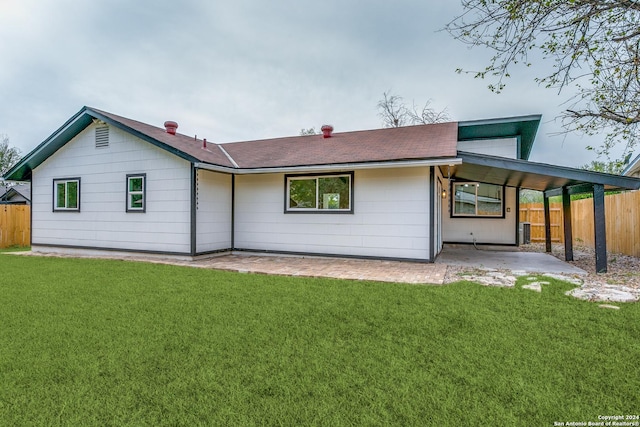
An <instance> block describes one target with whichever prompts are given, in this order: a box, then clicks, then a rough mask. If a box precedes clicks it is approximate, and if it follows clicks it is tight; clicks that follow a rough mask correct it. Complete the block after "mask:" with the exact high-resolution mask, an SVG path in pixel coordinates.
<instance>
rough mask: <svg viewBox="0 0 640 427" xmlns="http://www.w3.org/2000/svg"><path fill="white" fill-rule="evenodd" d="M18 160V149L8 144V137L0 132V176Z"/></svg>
mask: <svg viewBox="0 0 640 427" xmlns="http://www.w3.org/2000/svg"><path fill="white" fill-rule="evenodd" d="M19 160H20V150H18V149H17V148H16V147H10V146H9V137H8V136H7V135H2V134H0V176H2V175H4V174H5V172H7V171H8V170H9V169H11V167H12V166H13V165H15V164H16V163H18V161H19Z"/></svg>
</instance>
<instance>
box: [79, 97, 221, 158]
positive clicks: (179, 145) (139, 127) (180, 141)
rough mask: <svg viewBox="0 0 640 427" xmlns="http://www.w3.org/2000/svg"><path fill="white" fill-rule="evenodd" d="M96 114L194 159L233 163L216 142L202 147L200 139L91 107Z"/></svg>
mask: <svg viewBox="0 0 640 427" xmlns="http://www.w3.org/2000/svg"><path fill="white" fill-rule="evenodd" d="M91 110H93V111H95V112H96V113H98V114H101V115H103V116H105V117H107V118H109V119H110V120H113V121H115V122H118V123H120V124H122V125H124V126H126V127H128V128H130V129H133V130H135V131H137V132H140V133H141V134H143V135H146V136H148V137H150V138H152V139H154V140H156V141H158V142H160V143H162V144H165V145H167V146H168V147H172V148H175V149H176V150H178V151H181V152H183V153H186V154H188V155H189V156H191V157H194V158H195V159H197V160H199V161H201V162H204V163H211V164H214V165H218V166H226V167H230V168H232V167H233V164H232V163H231V162H230V161H229V159H228V158H227V156H226V155H225V154H224V153H223V152H222V150H220V147H219V146H218V145H217V144H212V143H209V142H207V148H206V149H203V148H202V140H201V139H195V138H193V137H190V136H187V135H182V134H180V133H176V134H175V135H171V134H168V133H167V132H166V130H165V129H164V128H159V127H156V126H151V125H148V124H146V123H142V122H139V121H137V120H131V119H127V118H126V117H121V116H118V115H116V114H111V113H107V112H106V111H101V110H98V109H95V108H91Z"/></svg>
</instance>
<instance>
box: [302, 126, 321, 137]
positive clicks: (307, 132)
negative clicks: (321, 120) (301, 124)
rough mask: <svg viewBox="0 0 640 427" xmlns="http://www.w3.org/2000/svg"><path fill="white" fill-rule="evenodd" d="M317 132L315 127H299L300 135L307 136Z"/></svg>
mask: <svg viewBox="0 0 640 427" xmlns="http://www.w3.org/2000/svg"><path fill="white" fill-rule="evenodd" d="M317 134H318V132H316V128H315V126H314V127H310V128H309V129H300V136H307V135H317Z"/></svg>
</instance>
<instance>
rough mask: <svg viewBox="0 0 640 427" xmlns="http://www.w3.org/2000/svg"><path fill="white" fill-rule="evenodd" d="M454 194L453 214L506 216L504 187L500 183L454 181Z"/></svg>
mask: <svg viewBox="0 0 640 427" xmlns="http://www.w3.org/2000/svg"><path fill="white" fill-rule="evenodd" d="M453 194H454V195H455V197H454V201H453V216H479V217H500V218H502V217H504V203H503V194H504V189H503V187H502V186H500V185H493V184H481V183H478V182H460V183H454V184H453Z"/></svg>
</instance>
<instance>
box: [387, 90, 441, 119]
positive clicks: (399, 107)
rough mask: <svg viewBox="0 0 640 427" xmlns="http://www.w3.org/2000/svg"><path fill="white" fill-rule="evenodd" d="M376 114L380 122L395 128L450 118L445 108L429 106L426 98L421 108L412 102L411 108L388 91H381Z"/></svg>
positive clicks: (429, 101) (429, 102) (400, 98)
mask: <svg viewBox="0 0 640 427" xmlns="http://www.w3.org/2000/svg"><path fill="white" fill-rule="evenodd" d="M377 107H378V116H380V118H381V119H382V124H383V126H384V127H387V128H397V127H401V126H407V125H425V124H430V123H442V122H447V121H449V120H451V118H450V117H449V114H448V113H447V109H446V108H445V109H444V110H441V111H437V110H435V109H434V108H432V107H431V100H428V101H427V102H426V103H425V104H424V105H423V106H422V107H421V108H418V107H417V106H416V103H415V102H414V103H413V106H412V108H409V107H407V105H406V104H405V103H404V99H403V98H402V97H401V96H398V95H392V94H391V93H390V91H389V92H383V93H382V99H381V100H380V101H378V105H377Z"/></svg>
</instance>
